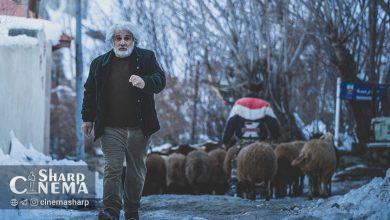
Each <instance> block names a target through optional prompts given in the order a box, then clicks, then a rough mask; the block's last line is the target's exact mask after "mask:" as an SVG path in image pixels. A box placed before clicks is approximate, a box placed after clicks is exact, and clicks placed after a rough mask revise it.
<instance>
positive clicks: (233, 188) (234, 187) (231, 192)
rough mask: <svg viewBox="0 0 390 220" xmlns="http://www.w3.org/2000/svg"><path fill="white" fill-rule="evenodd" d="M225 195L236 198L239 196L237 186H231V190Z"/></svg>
mask: <svg viewBox="0 0 390 220" xmlns="http://www.w3.org/2000/svg"><path fill="white" fill-rule="evenodd" d="M225 195H227V196H234V197H236V196H237V187H236V185H231V186H230V187H229V190H228V191H227V192H226V194H225Z"/></svg>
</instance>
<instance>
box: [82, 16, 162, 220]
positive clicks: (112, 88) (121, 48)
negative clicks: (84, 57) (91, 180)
mask: <svg viewBox="0 0 390 220" xmlns="http://www.w3.org/2000/svg"><path fill="white" fill-rule="evenodd" d="M106 41H107V42H108V43H110V45H111V46H112V47H113V49H112V50H110V51H108V52H107V53H105V54H103V55H101V56H98V57H97V58H95V59H94V60H93V61H92V63H91V66H90V72H89V76H88V79H87V81H86V82H85V85H84V88H85V90H84V100H83V107H82V112H81V113H82V118H83V125H82V129H83V132H84V134H85V135H87V136H89V135H91V133H92V130H93V131H94V141H96V140H97V139H98V138H99V137H101V139H100V143H101V147H102V151H103V154H104V160H105V166H104V177H103V203H104V206H105V209H104V210H102V211H101V212H100V213H99V219H119V214H120V210H121V209H122V198H121V196H120V188H121V187H122V181H121V178H122V172H125V173H124V174H125V175H124V176H125V178H124V184H123V187H124V192H123V200H124V204H123V209H124V212H125V218H126V219H138V218H139V217H138V209H139V206H140V199H141V193H142V189H143V186H144V181H145V174H146V164H145V161H146V151H147V145H148V144H149V141H150V136H151V135H152V134H153V133H155V132H156V131H157V130H159V129H160V125H159V122H158V118H157V115H156V110H155V106H154V94H155V93H159V92H160V91H162V90H163V89H164V87H165V76H164V72H163V71H162V70H161V68H160V66H159V64H158V63H157V61H156V57H155V55H154V53H153V52H152V51H149V50H146V49H141V48H139V47H137V43H138V41H139V34H138V32H137V30H136V29H135V27H134V26H132V25H131V24H130V23H127V22H125V23H120V24H117V25H114V26H113V27H112V28H111V29H110V30H109V31H108V32H107V36H106ZM124 160H126V169H125V171H123V168H122V164H123V163H124Z"/></svg>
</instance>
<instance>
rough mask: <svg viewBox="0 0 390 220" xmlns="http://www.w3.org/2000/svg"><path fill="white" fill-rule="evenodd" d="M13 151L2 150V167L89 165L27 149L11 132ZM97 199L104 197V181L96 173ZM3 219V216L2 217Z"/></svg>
mask: <svg viewBox="0 0 390 220" xmlns="http://www.w3.org/2000/svg"><path fill="white" fill-rule="evenodd" d="M10 138H11V150H10V152H9V154H6V153H4V152H3V151H2V150H1V149H0V166H2V165H3V166H4V165H87V163H86V162H85V161H82V160H80V161H74V160H68V159H62V160H57V159H53V158H51V157H50V156H46V155H44V154H43V153H41V152H38V151H37V150H36V149H35V148H34V147H33V146H32V145H29V146H28V147H25V146H24V145H23V144H22V143H21V142H20V141H19V140H18V139H17V138H16V137H15V134H14V132H13V131H11V132H10ZM95 192H96V198H102V197H103V195H102V194H103V180H102V179H101V178H99V173H98V172H95ZM0 219H1V216H0Z"/></svg>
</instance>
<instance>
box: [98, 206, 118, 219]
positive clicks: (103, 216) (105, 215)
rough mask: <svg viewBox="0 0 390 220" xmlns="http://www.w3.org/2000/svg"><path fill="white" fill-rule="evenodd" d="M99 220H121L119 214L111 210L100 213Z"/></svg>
mask: <svg viewBox="0 0 390 220" xmlns="http://www.w3.org/2000/svg"><path fill="white" fill-rule="evenodd" d="M98 219H99V220H119V214H116V213H114V212H113V211H111V210H110V209H104V210H103V211H100V212H99V216H98Z"/></svg>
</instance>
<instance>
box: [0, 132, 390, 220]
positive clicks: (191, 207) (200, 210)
mask: <svg viewBox="0 0 390 220" xmlns="http://www.w3.org/2000/svg"><path fill="white" fill-rule="evenodd" d="M11 143H12V149H11V152H10V154H6V153H4V152H2V151H0V165H20V164H31V165H32V164H53V165H58V164H63V165H67V164H80V165H81V164H85V162H84V161H79V162H75V161H71V160H59V161H56V160H52V159H51V158H50V157H48V156H46V155H43V154H42V153H40V152H38V151H36V150H35V149H34V148H33V147H32V146H30V147H25V146H23V144H21V143H20V141H19V140H18V139H17V138H16V137H15V135H14V134H13V132H11ZM358 167H362V166H358ZM350 169H352V168H350ZM347 170H348V169H347ZM96 180H97V181H96V192H97V193H98V194H100V195H98V196H97V197H98V198H101V196H102V195H101V193H102V191H103V190H102V187H103V184H102V180H101V179H99V178H98V174H97V173H96ZM365 183H366V182H362V181H360V182H359V181H350V182H348V181H346V182H333V194H334V195H337V196H333V197H330V198H328V199H314V200H312V201H309V200H308V199H307V197H306V196H304V197H298V198H289V197H286V198H284V199H271V201H269V202H267V201H264V200H256V201H250V200H246V199H241V198H235V197H229V196H214V195H201V196H194V195H152V196H145V197H143V198H142V200H141V210H140V215H141V219H146V220H148V219H153V220H155V219H157V220H158V219H167V220H168V219H169V220H175V219H180V220H181V219H188V220H192V219H198V220H200V219H213V220H214V219H217V220H218V219H221V220H222V219H240V220H243V219H245V220H246V219H283V218H286V219H313V218H315V219H390V169H389V170H387V173H386V177H385V178H379V177H377V178H374V179H372V180H371V182H369V183H368V184H365ZM363 184H365V185H363ZM361 185H363V186H361ZM360 186H361V187H360ZM357 187H360V188H357ZM352 188H357V189H353V190H351V189H352ZM306 191H307V189H306ZM344 193H346V194H345V195H343V194H344ZM97 214H98V210H86V211H81V210H70V209H68V210H66V209H54V208H53V209H20V210H17V209H8V210H4V209H3V210H0V216H1V217H0V218H1V219H12V220H18V219H34V220H36V219H72V220H75V219H80V220H81V219H96V216H97ZM121 219H124V218H123V213H122V218H121Z"/></svg>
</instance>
